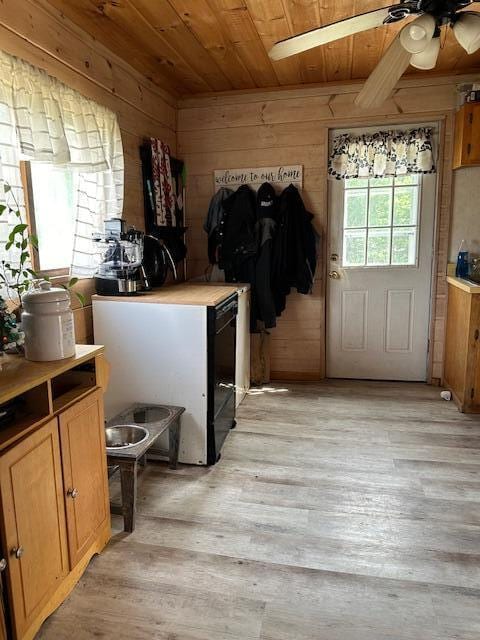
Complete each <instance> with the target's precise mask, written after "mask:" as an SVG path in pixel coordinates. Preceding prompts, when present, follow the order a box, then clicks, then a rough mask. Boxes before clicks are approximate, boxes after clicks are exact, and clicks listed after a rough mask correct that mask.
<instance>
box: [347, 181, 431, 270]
mask: <svg viewBox="0 0 480 640" xmlns="http://www.w3.org/2000/svg"><path fill="white" fill-rule="evenodd" d="M362 184H363V185H364V186H362ZM421 184H422V183H421V176H419V175H408V176H399V177H396V178H393V177H389V178H370V179H368V180H367V179H364V178H355V179H351V180H347V181H345V191H344V206H345V209H344V225H343V256H342V264H343V266H344V267H385V266H390V265H392V266H396V267H400V266H412V265H415V264H416V263H417V245H418V218H419V201H420V189H421Z"/></svg>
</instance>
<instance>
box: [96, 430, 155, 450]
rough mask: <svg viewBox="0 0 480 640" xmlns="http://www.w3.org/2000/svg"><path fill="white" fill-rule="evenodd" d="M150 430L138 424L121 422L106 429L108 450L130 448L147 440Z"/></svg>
mask: <svg viewBox="0 0 480 640" xmlns="http://www.w3.org/2000/svg"><path fill="white" fill-rule="evenodd" d="M148 436H149V432H148V430H147V429H145V427H141V426H139V425H136V424H119V425H116V426H115V427H107V428H106V429H105V441H106V445H107V450H108V449H112V450H115V451H116V450H118V449H128V448H129V447H134V446H135V445H137V444H140V442H143V441H144V440H146V439H147V438H148Z"/></svg>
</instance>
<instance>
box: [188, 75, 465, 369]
mask: <svg viewBox="0 0 480 640" xmlns="http://www.w3.org/2000/svg"><path fill="white" fill-rule="evenodd" d="M461 80H462V78H438V77H430V78H427V79H424V80H416V79H415V80H404V81H402V83H401V84H400V85H399V86H400V88H399V89H398V90H397V91H396V93H395V95H394V97H393V98H392V99H391V100H389V101H387V102H386V103H385V104H384V105H382V107H381V108H380V109H377V110H375V111H373V110H369V111H365V110H363V111H362V110H359V109H358V108H357V107H356V106H355V105H354V99H355V95H356V92H357V91H358V86H359V85H358V84H350V85H342V86H339V85H337V86H334V85H323V86H321V87H313V88H305V87H303V88H298V89H292V90H276V91H257V92H254V93H252V92H235V93H226V94H218V95H216V96H213V97H209V96H206V97H203V98H202V97H194V98H186V99H184V100H181V101H180V103H179V112H178V120H177V122H178V124H177V145H178V153H179V156H180V157H182V158H183V159H184V160H185V162H186V166H187V219H188V222H187V224H188V226H189V232H188V247H189V258H188V274H189V276H196V275H201V274H203V273H204V271H205V268H206V267H207V256H206V237H205V233H204V231H203V230H202V223H203V220H204V217H205V214H206V211H207V208H208V203H209V201H210V198H211V196H212V194H213V171H214V170H215V169H228V168H240V167H262V166H276V165H286V164H302V165H303V167H304V190H303V197H304V200H305V202H306V205H307V207H308V208H309V209H310V210H311V211H312V213H313V214H314V216H315V226H316V228H317V229H318V231H319V232H320V233H321V235H322V238H323V239H324V242H323V251H322V256H321V258H320V261H319V264H318V269H317V274H316V283H315V287H314V291H313V294H312V295H311V296H302V295H298V294H292V295H291V296H290V297H289V299H288V303H287V309H286V311H285V313H284V315H283V316H282V317H281V319H280V320H279V323H278V326H277V327H276V328H275V329H274V330H273V331H272V337H271V367H272V377H274V378H277V379H282V378H284V379H306V380H311V379H313V380H315V379H321V378H322V377H324V375H325V282H324V279H325V250H326V245H325V238H326V232H327V155H328V133H329V129H333V128H337V127H338V128H342V127H353V126H359V127H361V126H373V125H375V126H376V125H379V126H382V127H388V124H389V123H392V124H403V123H405V124H409V123H415V122H425V121H438V122H441V123H442V127H441V128H442V137H441V140H442V144H441V162H440V173H439V185H440V186H441V188H440V189H439V214H440V215H439V219H438V229H437V239H436V251H437V271H436V277H435V278H434V280H435V284H436V292H435V297H434V305H433V317H432V334H431V335H432V338H433V343H434V349H432V350H431V360H430V377H431V378H437V379H439V378H441V375H442V360H443V341H444V336H443V334H444V324H445V323H444V314H445V296H446V290H445V277H444V276H445V273H446V264H447V247H448V230H449V222H450V208H451V175H452V170H451V153H452V149H451V141H452V112H453V110H454V108H455V85H456V83H458V82H460V81H461Z"/></svg>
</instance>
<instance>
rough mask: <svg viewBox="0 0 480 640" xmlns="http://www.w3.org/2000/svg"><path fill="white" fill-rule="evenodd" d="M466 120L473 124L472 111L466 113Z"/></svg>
mask: <svg viewBox="0 0 480 640" xmlns="http://www.w3.org/2000/svg"><path fill="white" fill-rule="evenodd" d="M468 122H469V123H470V124H473V113H472V112H470V113H469V114H468Z"/></svg>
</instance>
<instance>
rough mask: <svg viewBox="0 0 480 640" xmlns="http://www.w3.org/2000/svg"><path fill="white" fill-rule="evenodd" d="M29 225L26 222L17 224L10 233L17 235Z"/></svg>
mask: <svg viewBox="0 0 480 640" xmlns="http://www.w3.org/2000/svg"><path fill="white" fill-rule="evenodd" d="M27 227H28V225H26V224H25V223H24V222H23V223H22V224H17V225H15V226H14V227H13V229H12V233H11V234H10V235H15V234H17V233H23V232H24V231H25V229H26V228H27Z"/></svg>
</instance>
